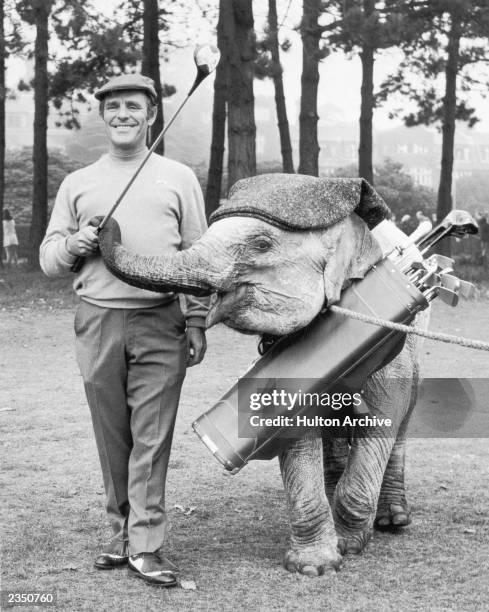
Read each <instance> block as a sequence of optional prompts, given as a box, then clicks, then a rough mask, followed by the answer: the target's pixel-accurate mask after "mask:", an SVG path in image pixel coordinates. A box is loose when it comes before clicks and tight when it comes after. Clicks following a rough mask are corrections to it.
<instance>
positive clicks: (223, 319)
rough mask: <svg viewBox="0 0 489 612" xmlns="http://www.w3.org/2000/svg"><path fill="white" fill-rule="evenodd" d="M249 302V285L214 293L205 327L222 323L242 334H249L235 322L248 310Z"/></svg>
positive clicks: (248, 331)
mask: <svg viewBox="0 0 489 612" xmlns="http://www.w3.org/2000/svg"><path fill="white" fill-rule="evenodd" d="M250 301H251V287H250V286H249V285H240V286H239V287H237V289H235V290H233V291H228V292H221V291H219V292H218V293H215V294H214V295H213V296H212V301H211V307H210V309H209V312H208V314H207V319H206V325H207V327H212V326H213V325H216V324H217V323H224V324H225V325H228V326H229V327H232V328H233V329H236V330H237V331H240V332H242V333H250V330H248V329H242V328H240V327H239V323H238V322H237V320H238V319H239V318H240V315H242V314H243V312H244V311H246V310H247V309H248V308H249V305H250Z"/></svg>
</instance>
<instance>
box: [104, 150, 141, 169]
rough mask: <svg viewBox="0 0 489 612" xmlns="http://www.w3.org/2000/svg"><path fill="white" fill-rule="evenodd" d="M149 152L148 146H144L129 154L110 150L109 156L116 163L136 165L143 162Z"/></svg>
mask: <svg viewBox="0 0 489 612" xmlns="http://www.w3.org/2000/svg"><path fill="white" fill-rule="evenodd" d="M147 153H148V147H143V148H142V149H140V150H139V151H137V152H136V153H129V154H127V155H123V154H117V153H114V152H113V151H109V152H108V153H107V155H108V158H109V159H110V160H111V161H112V162H115V163H116V164H121V165H126V164H127V165H134V164H136V163H139V162H141V161H142V160H143V158H144V157H145V155H146V154H147Z"/></svg>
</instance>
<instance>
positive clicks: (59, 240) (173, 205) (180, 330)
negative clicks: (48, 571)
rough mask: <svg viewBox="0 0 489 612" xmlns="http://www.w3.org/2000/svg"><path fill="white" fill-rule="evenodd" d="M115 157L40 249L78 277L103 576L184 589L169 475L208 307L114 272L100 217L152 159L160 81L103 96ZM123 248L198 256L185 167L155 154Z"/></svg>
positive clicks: (66, 191)
mask: <svg viewBox="0 0 489 612" xmlns="http://www.w3.org/2000/svg"><path fill="white" fill-rule="evenodd" d="M95 97H96V98H97V99H98V100H99V101H100V115H101V117H102V119H103V121H104V124H105V132H106V135H107V138H108V142H109V152H108V154H106V155H103V156H102V157H101V158H100V159H99V160H98V161H97V162H95V163H94V164H92V165H90V166H87V167H86V168H82V169H81V170H78V171H76V172H74V173H72V174H70V175H69V176H68V177H67V178H66V179H65V180H64V181H63V183H62V185H61V187H60V189H59V192H58V195H57V198H56V202H55V206H54V209H53V213H52V216H51V220H50V223H49V226H48V229H47V232H46V236H45V238H44V241H43V243H42V245H41V249H40V261H41V267H42V269H43V270H44V272H45V273H46V274H47V275H48V276H61V275H63V274H67V273H69V270H70V267H71V265H72V264H73V262H74V261H75V259H76V258H77V257H78V256H82V257H86V261H85V262H84V265H83V267H82V269H81V270H80V271H79V272H78V273H77V274H76V276H75V278H74V284H73V286H74V289H75V291H76V292H77V294H78V295H79V296H80V298H81V301H80V305H79V307H78V310H77V312H76V315H75V334H76V353H77V359H78V364H79V367H80V371H81V374H82V377H83V380H84V384H85V391H86V395H87V400H88V404H89V406H90V411H91V415H92V421H93V427H94V431H95V439H96V442H97V447H98V452H99V456H100V463H101V467H102V473H103V479H104V486H105V491H106V495H107V513H108V516H109V519H110V523H111V526H112V529H113V539H112V540H111V542H110V544H109V545H108V546H107V547H106V548H105V549H104V550H103V551H102V552H101V554H100V555H99V556H98V557H97V558H96V561H95V567H96V568H98V569H112V568H115V567H121V566H124V565H126V564H127V565H128V567H129V570H130V571H131V574H132V575H134V576H136V577H139V578H142V579H143V580H145V581H146V582H149V583H153V584H158V585H161V586H172V585H174V584H176V576H175V570H176V568H175V566H173V564H171V562H170V561H168V560H167V559H166V558H164V557H163V556H162V555H163V553H162V552H161V550H160V549H161V548H162V546H163V545H164V539H165V532H166V526H167V520H166V515H165V508H164V493H165V480H166V471H167V466H168V459H169V455H170V446H171V441H172V434H173V428H174V423H175V417H176V412H177V407H178V401H179V396H180V389H181V386H182V382H183V378H184V375H185V369H186V367H189V366H193V365H196V364H197V363H199V362H200V361H201V360H202V358H203V357H204V353H205V350H206V340H205V333H204V324H205V315H206V312H207V302H206V301H204V300H202V299H201V300H197V299H196V298H193V297H188V299H187V308H186V314H185V318H184V317H183V315H182V312H181V310H180V306H179V300H178V299H177V296H176V295H174V294H172V293H153V292H150V291H146V290H143V289H138V288H135V287H130V286H129V285H126V284H125V283H123V282H122V281H120V280H118V279H117V278H115V277H114V276H113V275H112V274H111V273H110V272H109V271H108V270H107V269H106V268H105V266H104V263H103V261H102V258H101V257H100V254H99V252H98V237H97V233H96V231H95V227H94V226H93V225H91V224H90V220H91V219H92V218H93V217H94V216H96V215H103V214H105V213H106V212H107V211H108V210H109V209H110V207H111V205H112V204H113V202H114V201H115V199H116V197H117V196H118V195H119V193H120V192H121V190H122V188H123V187H124V186H125V185H126V183H127V182H128V180H129V178H130V177H131V176H132V174H133V173H134V171H135V169H136V168H137V167H138V166H139V164H140V162H141V160H142V159H143V157H144V156H145V154H146V153H147V148H146V135H147V131H148V128H149V126H151V125H152V124H153V122H154V120H155V117H156V106H155V102H156V92H155V89H154V85H153V81H152V80H151V79H148V78H147V77H144V76H142V75H139V74H132V75H122V76H118V77H115V78H113V79H112V80H110V81H109V82H107V83H106V84H105V85H104V86H103V87H102V88H101V89H99V90H98V91H97V92H96V93H95ZM114 216H115V218H116V219H117V220H118V222H119V224H120V226H121V230H122V235H123V242H124V243H125V244H127V246H128V247H130V248H131V249H133V250H135V251H137V252H139V253H145V254H151V255H158V254H161V253H164V252H168V251H176V250H178V249H185V248H188V247H189V246H190V245H191V244H192V243H193V242H194V241H195V240H197V239H198V238H199V237H200V235H201V234H202V233H203V232H204V231H205V228H206V223H205V214H204V206H203V198H202V192H201V190H200V187H199V184H198V182H197V179H196V177H195V175H194V174H193V172H192V171H191V170H190V169H189V168H187V167H186V166H184V165H182V164H179V163H177V162H174V161H171V160H169V159H167V158H164V157H161V156H159V155H154V154H153V155H152V156H151V157H150V159H149V160H148V162H147V164H146V165H145V166H144V168H143V170H142V171H141V173H140V174H139V176H138V177H137V179H136V181H135V182H134V184H133V185H132V186H131V188H130V189H129V191H128V193H127V195H126V196H125V198H124V200H123V202H122V204H121V205H120V206H119V208H118V209H117V211H116V213H115V215H114Z"/></svg>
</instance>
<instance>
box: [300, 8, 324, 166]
mask: <svg viewBox="0 0 489 612" xmlns="http://www.w3.org/2000/svg"><path fill="white" fill-rule="evenodd" d="M321 4H322V3H321V0H303V16H302V23H301V38H302V76H301V110H300V115H299V130H300V134H299V173H300V174H311V175H313V176H319V142H318V133H317V124H318V119H319V117H318V112H317V97H318V85H319V41H320V38H321V32H320V29H319V24H318V19H319V15H320V13H321Z"/></svg>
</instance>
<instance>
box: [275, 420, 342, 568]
mask: <svg viewBox="0 0 489 612" xmlns="http://www.w3.org/2000/svg"><path fill="white" fill-rule="evenodd" d="M280 469H281V472H282V479H283V482H284V487H285V492H286V496H287V503H288V509H289V516H290V523H291V537H290V548H289V550H288V551H287V552H286V554H285V558H284V566H285V567H286V569H287V570H289V571H290V572H299V573H301V574H305V575H307V576H318V575H321V574H324V573H325V572H328V571H331V570H334V569H338V568H339V566H340V564H341V555H340V554H339V552H338V549H337V537H336V532H335V528H334V523H333V517H332V514H331V509H330V506H329V503H328V500H327V498H326V493H325V488H324V476H323V466H322V442H321V434H320V433H319V432H315V433H312V432H311V433H309V434H307V435H306V436H305V437H304V438H302V439H300V440H296V441H294V442H293V443H292V444H291V445H290V446H289V448H288V449H287V450H285V451H284V452H282V453H281V455H280Z"/></svg>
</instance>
